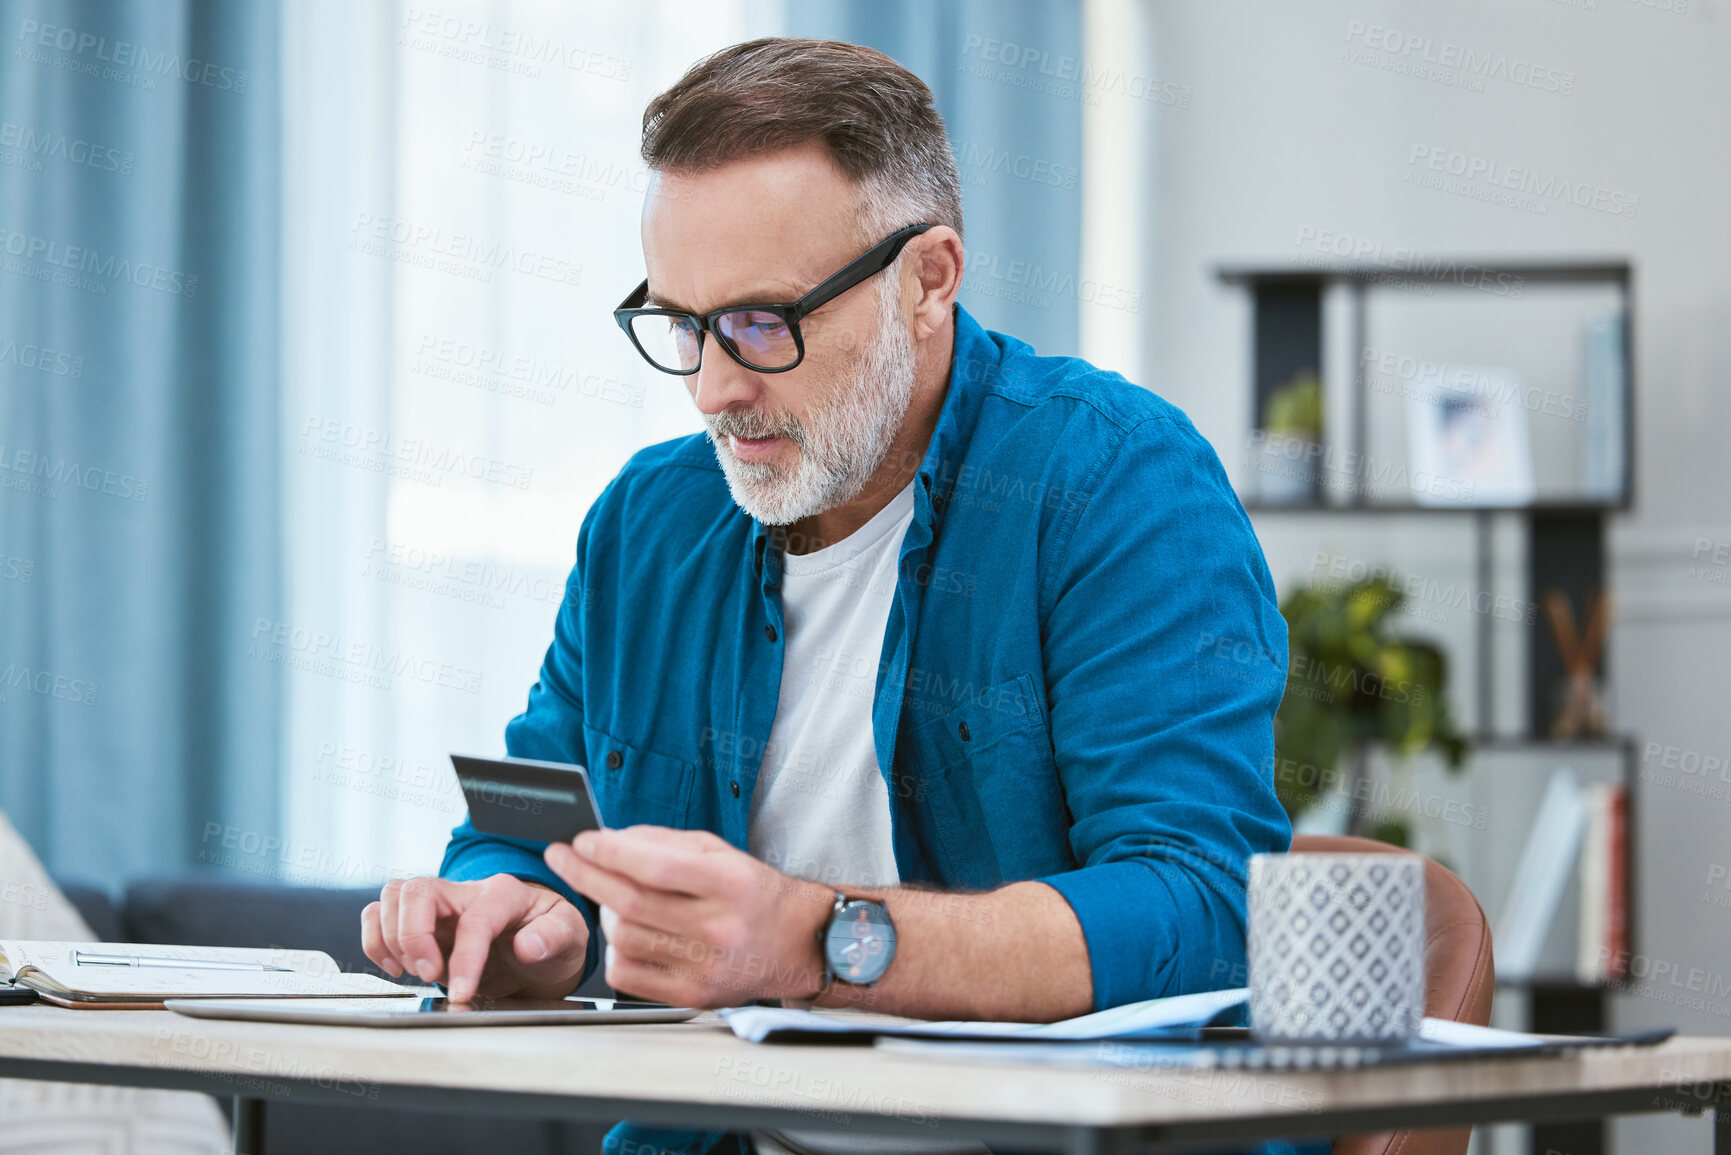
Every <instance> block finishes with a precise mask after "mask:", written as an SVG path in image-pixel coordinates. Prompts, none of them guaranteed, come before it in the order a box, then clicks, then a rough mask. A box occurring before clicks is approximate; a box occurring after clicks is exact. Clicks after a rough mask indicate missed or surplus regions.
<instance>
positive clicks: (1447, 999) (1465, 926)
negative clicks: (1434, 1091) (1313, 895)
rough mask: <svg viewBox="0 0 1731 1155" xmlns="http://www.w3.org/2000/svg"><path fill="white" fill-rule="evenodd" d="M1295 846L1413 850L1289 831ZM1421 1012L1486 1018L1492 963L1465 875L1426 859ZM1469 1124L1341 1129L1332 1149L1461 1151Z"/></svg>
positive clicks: (1386, 1153)
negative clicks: (1438, 1127) (1363, 1130)
mask: <svg viewBox="0 0 1731 1155" xmlns="http://www.w3.org/2000/svg"><path fill="white" fill-rule="evenodd" d="M1292 853H1294V854H1382V853H1387V854H1411V853H1413V851H1410V850H1402V849H1401V848H1400V847H1398V846H1390V845H1389V844H1388V843H1386V842H1376V841H1374V840H1372V839H1369V838H1349V837H1345V836H1339V837H1336V836H1331V835H1320V834H1299V835H1295V836H1294V837H1293V839H1292ZM1424 930H1425V953H1424V1013H1425V1015H1426V1016H1427V1017H1429V1018H1433V1019H1453V1020H1454V1021H1455V1022H1458V1023H1476V1024H1478V1025H1479V1026H1481V1027H1483V1026H1489V1025H1490V1021H1491V995H1492V993H1493V988H1494V987H1495V985H1496V975H1495V972H1494V971H1493V970H1492V968H1491V926H1490V923H1489V922H1488V921H1487V920H1486V919H1485V912H1484V909H1483V908H1482V907H1480V906H1479V900H1478V899H1476V898H1474V897H1473V892H1472V891H1470V890H1468V889H1467V887H1466V883H1464V882H1462V881H1461V880H1460V879H1458V878H1456V877H1455V876H1454V875H1453V874H1451V873H1449V872H1448V871H1447V870H1445V869H1444V868H1443V867H1441V866H1439V865H1437V864H1436V863H1434V862H1432V861H1431V860H1430V859H1428V858H1427V859H1425V864H1424ZM1471 1135H1472V1130H1471V1128H1467V1127H1454V1128H1449V1129H1446V1130H1424V1131H1417V1130H1414V1131H1383V1132H1379V1133H1377V1134H1374V1135H1342V1136H1340V1137H1339V1138H1337V1139H1336V1140H1335V1141H1334V1152H1335V1155H1463V1153H1464V1152H1465V1151H1466V1149H1467V1140H1468V1139H1469V1138H1470V1137H1471Z"/></svg>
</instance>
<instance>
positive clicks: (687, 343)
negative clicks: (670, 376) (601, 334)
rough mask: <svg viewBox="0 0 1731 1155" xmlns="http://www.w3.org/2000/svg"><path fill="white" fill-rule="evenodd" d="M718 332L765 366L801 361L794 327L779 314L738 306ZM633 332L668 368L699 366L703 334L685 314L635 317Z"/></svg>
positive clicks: (741, 353)
mask: <svg viewBox="0 0 1731 1155" xmlns="http://www.w3.org/2000/svg"><path fill="white" fill-rule="evenodd" d="M714 327H715V331H716V332H717V334H718V335H719V336H720V337H721V339H722V340H723V341H725V342H726V343H727V344H728V346H729V347H730V348H731V349H732V350H733V351H734V352H735V353H737V354H739V356H740V357H741V358H743V359H744V360H746V361H748V362H750V363H751V364H752V365H755V366H757V367H758V368H761V369H781V368H784V367H786V366H788V365H792V364H793V363H794V362H795V361H798V360H799V346H798V344H797V343H796V342H795V341H794V339H793V326H791V325H789V324H788V323H787V322H786V321H785V320H783V319H782V318H781V317H780V316H778V315H776V314H775V313H771V312H767V311H765V310H762V309H738V310H735V311H734V312H731V313H723V314H722V315H721V316H719V317H717V318H716V319H715V326H714ZM631 335H632V336H633V337H635V338H637V343H638V344H639V345H641V346H642V347H643V351H644V352H645V353H646V354H648V355H649V359H650V360H651V361H653V362H655V364H657V365H659V366H661V367H662V368H664V369H672V370H675V371H679V372H689V371H690V370H692V369H695V368H697V365H698V356H699V343H698V337H699V333H698V330H697V326H696V325H694V324H692V323H691V321H690V320H689V319H688V318H685V317H667V316H661V315H658V314H649V315H647V316H640V317H635V318H633V319H632V321H631Z"/></svg>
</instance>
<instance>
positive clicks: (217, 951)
mask: <svg viewBox="0 0 1731 1155" xmlns="http://www.w3.org/2000/svg"><path fill="white" fill-rule="evenodd" d="M80 955H83V956H84V957H85V958H86V959H89V958H92V957H104V956H105V957H109V958H121V957H125V958H130V959H134V960H138V965H93V964H92V963H90V962H88V961H86V962H83V963H80V962H79V961H78V956H80ZM163 960H179V961H184V962H185V963H186V964H187V965H186V966H185V967H176V966H173V965H172V963H169V964H168V965H163ZM199 963H205V964H210V963H223V964H228V965H229V966H231V967H232V966H239V965H242V964H246V965H253V966H264V967H270V968H273V969H270V970H262V969H261V970H249V969H221V970H213V969H206V968H201V967H199V965H198V964H199ZM0 982H12V983H16V984H17V985H19V986H26V987H30V988H32V989H33V990H35V991H36V993H37V994H38V995H40V996H41V997H42V998H44V999H46V1000H47V1001H49V1002H52V1003H59V1004H60V1005H62V1006H78V1007H101V1006H109V1007H150V1006H158V1007H159V1006H161V1005H162V1000H163V999H165V998H182V999H189V998H242V997H255V998H283V997H295V996H299V997H307V996H313V995H325V996H332V997H358V996H364V995H372V996H383V995H413V994H417V993H419V992H418V991H417V989H416V988H414V987H406V986H398V985H397V984H396V983H393V982H387V981H386V980H384V979H382V978H379V977H378V976H377V975H366V974H344V973H343V972H342V971H340V970H339V969H338V968H337V964H336V960H335V959H333V958H331V956H330V955H328V954H326V953H324V952H323V951H317V950H274V949H273V950H260V949H249V948H245V947H206V946H167V945H161V944H157V943H131V942H101V943H97V942H48V941H43V940H25V939H8V940H5V941H0Z"/></svg>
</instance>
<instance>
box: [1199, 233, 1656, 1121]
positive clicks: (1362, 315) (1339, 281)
mask: <svg viewBox="0 0 1731 1155" xmlns="http://www.w3.org/2000/svg"><path fill="white" fill-rule="evenodd" d="M1463 269H1478V270H1482V271H1489V272H1492V273H1494V274H1496V275H1501V276H1507V277H1510V278H1519V279H1520V282H1521V283H1523V284H1533V285H1583V286H1588V285H1603V286H1610V287H1611V288H1613V289H1614V290H1615V291H1616V293H1617V294H1618V300H1619V303H1620V314H1621V320H1622V333H1621V337H1622V366H1621V369H1622V395H1621V403H1622V430H1621V434H1622V437H1621V442H1622V444H1621V452H1622V477H1621V479H1620V480H1621V485H1620V488H1619V490H1618V492H1616V493H1615V494H1613V495H1610V496H1607V497H1604V498H1602V499H1599V498H1595V499H1589V500H1566V499H1565V500H1557V499H1548V500H1536V501H1532V502H1528V503H1523V504H1519V505H1507V504H1502V505H1492V504H1487V505H1472V504H1471V503H1458V504H1451V505H1446V506H1437V505H1423V504H1419V503H1417V502H1413V501H1410V500H1406V501H1376V500H1371V499H1370V498H1369V497H1368V496H1367V495H1366V493H1365V492H1364V491H1363V490H1362V489H1360V488H1359V487H1356V486H1354V487H1349V489H1348V492H1347V493H1346V494H1344V495H1340V494H1331V493H1328V492H1327V491H1326V490H1325V489H1324V487H1323V486H1321V485H1320V484H1319V479H1318V478H1314V477H1313V478H1312V479H1311V481H1310V484H1309V500H1307V501H1306V500H1297V501H1278V502H1275V501H1264V500H1258V499H1257V498H1256V497H1255V496H1251V497H1249V498H1248V499H1247V500H1245V501H1244V506H1245V508H1246V509H1247V510H1248V511H1250V512H1251V513H1253V514H1257V515H1262V516H1282V517H1286V516H1292V517H1300V518H1305V517H1318V516H1324V517H1338V516H1341V515H1348V516H1351V515H1359V516H1364V515H1374V516H1378V517H1383V516H1406V517H1415V516H1416V517H1425V518H1444V519H1450V518H1452V519H1456V520H1457V521H1458V520H1466V521H1468V522H1470V523H1471V524H1472V526H1473V531H1474V532H1473V542H1474V559H1473V568H1474V571H1475V575H1476V580H1477V582H1478V588H1480V589H1482V590H1488V589H1490V588H1491V586H1492V576H1493V575H1492V552H1493V551H1492V532H1493V528H1494V525H1495V519H1496V518H1497V517H1499V516H1504V517H1506V516H1515V517H1519V518H1520V519H1522V521H1523V523H1524V530H1525V535H1526V539H1527V546H1528V548H1527V582H1526V585H1527V593H1528V596H1529V598H1530V599H1532V601H1531V603H1530V604H1537V602H1538V599H1539V597H1540V596H1541V594H1542V592H1543V591H1544V590H1547V589H1561V590H1562V591H1563V592H1564V593H1565V594H1566V595H1567V596H1568V598H1569V600H1570V603H1571V604H1572V605H1573V606H1575V607H1576V608H1577V612H1578V613H1584V608H1585V607H1586V606H1587V605H1588V604H1589V599H1590V598H1591V597H1592V596H1593V595H1594V594H1596V593H1597V592H1599V591H1602V590H1605V589H1606V588H1607V583H1606V572H1607V571H1606V565H1605V529H1606V522H1607V520H1608V519H1609V517H1610V515H1612V514H1613V513H1616V512H1618V511H1621V510H1627V509H1628V508H1630V506H1631V504H1632V503H1633V500H1634V488H1633V487H1634V474H1635V436H1634V412H1635V407H1634V389H1635V372H1634V364H1635V361H1634V315H1635V300H1634V271H1633V267H1632V265H1631V264H1630V263H1629V262H1628V261H1626V260H1620V259H1604V260H1558V261H1524V262H1518V263H1510V262H1498V261H1471V260H1456V261H1450V260H1436V261H1432V262H1428V267H1427V264H1425V263H1416V264H1415V266H1414V267H1407V268H1400V269H1398V270H1392V269H1391V268H1389V267H1388V266H1385V265H1375V264H1352V263H1339V264H1330V265H1327V266H1325V267H1298V268H1293V267H1263V266H1250V265H1240V266H1224V267H1221V268H1219V269H1218V270H1217V275H1218V276H1219V278H1220V280H1222V281H1223V282H1225V283H1227V284H1230V285H1234V286H1237V287H1240V288H1243V289H1244V290H1246V291H1247V292H1248V293H1249V294H1250V296H1251V299H1252V307H1253V313H1254V318H1253V322H1252V333H1253V336H1252V348H1251V356H1250V365H1251V366H1252V372H1253V380H1252V382H1251V386H1252V409H1251V412H1252V415H1253V416H1252V421H1253V422H1255V421H1259V420H1260V415H1261V414H1262V413H1263V412H1264V406H1265V404H1266V402H1267V401H1268V399H1269V397H1270V396H1271V395H1272V394H1273V392H1274V390H1275V389H1277V388H1279V387H1280V386H1281V385H1282V384H1284V383H1285V382H1287V381H1289V380H1291V379H1292V378H1293V377H1294V376H1295V375H1297V374H1299V373H1302V372H1305V371H1309V372H1312V373H1315V374H1317V376H1318V378H1319V379H1320V377H1321V375H1322V370H1323V367H1324V347H1323V346H1324V341H1325V339H1326V337H1325V333H1324V319H1323V313H1324V304H1323V303H1324V297H1325V294H1326V293H1327V292H1328V291H1329V290H1330V289H1331V288H1332V287H1336V286H1342V287H1344V288H1345V289H1346V290H1347V292H1348V293H1349V300H1350V306H1349V308H1350V317H1351V321H1350V334H1351V336H1350V338H1349V340H1350V342H1351V343H1352V345H1353V349H1352V358H1351V361H1350V364H1351V365H1352V367H1353V368H1352V382H1351V394H1350V396H1351V405H1352V407H1353V411H1352V413H1351V415H1350V417H1351V419H1350V430H1351V442H1352V443H1351V445H1350V446H1348V449H1349V451H1350V452H1352V453H1353V454H1355V459H1356V460H1359V461H1363V460H1364V459H1365V457H1364V455H1365V448H1366V439H1367V408H1368V406H1367V397H1366V393H1367V385H1366V374H1365V372H1364V366H1365V360H1364V356H1363V354H1364V351H1365V348H1366V297H1367V295H1368V294H1369V293H1370V292H1371V291H1372V290H1374V289H1375V288H1376V287H1377V286H1378V285H1379V284H1383V283H1385V282H1388V281H1389V280H1391V278H1395V277H1397V278H1398V279H1399V280H1400V281H1401V282H1406V283H1411V282H1421V283H1428V284H1430V285H1434V286H1436V287H1437V288H1438V289H1442V290H1447V289H1449V288H1459V289H1461V290H1462V291H1471V290H1472V289H1473V288H1474V287H1475V286H1474V285H1470V284H1465V283H1463V281H1462V278H1461V275H1460V270H1463ZM1391 560H1392V559H1391ZM1493 626H1494V621H1493V619H1492V616H1491V615H1490V614H1480V615H1478V620H1477V624H1476V630H1475V634H1476V637H1475V646H1476V649H1477V686H1478V701H1477V705H1478V709H1477V718H1478V729H1479V731H1480V732H1479V733H1478V734H1477V735H1475V736H1473V738H1472V742H1473V744H1474V746H1475V747H1477V748H1482V749H1496V748H1534V747H1546V746H1551V747H1559V748H1564V749H1566V748H1567V747H1569V746H1570V745H1576V746H1579V747H1582V748H1588V747H1590V748H1592V749H1595V750H1603V749H1606V748H1614V749H1617V750H1618V751H1620V753H1621V755H1622V767H1623V775H1622V777H1623V785H1624V790H1625V794H1626V799H1627V804H1628V810H1627V822H1626V826H1625V834H1626V838H1627V841H1626V843H1625V847H1626V853H1625V856H1624V862H1625V869H1626V874H1625V877H1624V884H1625V891H1624V893H1625V896H1626V910H1627V916H1628V922H1627V935H1628V943H1629V950H1630V951H1631V952H1633V951H1634V950H1635V949H1636V948H1635V943H1636V942H1637V941H1638V940H1637V937H1636V936H1637V934H1638V928H1637V918H1636V908H1637V903H1636V901H1635V896H1636V893H1637V892H1636V890H1635V881H1636V859H1637V855H1636V840H1635V829H1636V811H1635V803H1636V798H1637V793H1636V790H1635V787H1636V784H1637V776H1638V769H1637V765H1636V759H1635V750H1636V740H1635V738H1634V737H1632V736H1628V735H1616V736H1612V737H1608V738H1605V739H1595V740H1588V741H1583V742H1580V743H1567V742H1561V743H1559V742H1555V741H1553V740H1551V739H1550V738H1549V737H1548V736H1546V735H1547V734H1548V730H1549V721H1548V720H1549V716H1550V711H1551V708H1552V704H1553V702H1552V689H1553V688H1554V687H1555V686H1556V684H1557V682H1558V680H1559V679H1560V678H1561V677H1562V675H1563V670H1562V664H1561V660H1560V659H1559V657H1558V656H1557V654H1556V652H1555V646H1554V645H1553V644H1552V639H1551V637H1550V633H1549V631H1548V630H1544V629H1539V628H1535V629H1533V630H1532V631H1531V632H1530V634H1529V638H1528V687H1527V688H1528V695H1527V700H1528V703H1529V708H1528V711H1527V718H1526V727H1525V728H1526V733H1525V734H1524V735H1521V736H1514V737H1511V736H1505V735H1496V734H1494V733H1492V732H1491V725H1492V722H1491V719H1492V707H1493V704H1494V699H1495V690H1494V687H1495V685H1496V682H1497V679H1496V677H1495V672H1496V671H1495V663H1494V660H1493V636H1494V635H1493ZM1605 663H1606V654H1605V652H1603V651H1602V652H1601V653H1600V655H1599V669H1598V673H1599V674H1600V675H1601V677H1602V675H1603V671H1604V669H1605ZM1499 986H1503V987H1505V988H1518V989H1519V990H1520V991H1521V992H1522V993H1523V994H1524V995H1525V996H1526V997H1527V1000H1528V1006H1529V1008H1530V1015H1529V1023H1528V1029H1530V1030H1538V1031H1565V1032H1591V1031H1598V1030H1604V1029H1607V1028H1608V1027H1609V1025H1610V1024H1609V1016H1608V1014H1607V1011H1608V995H1609V993H1610V992H1611V991H1612V990H1613V989H1614V988H1610V987H1601V986H1592V985H1587V984H1583V983H1580V982H1578V981H1576V980H1575V979H1574V977H1573V976H1557V977H1547V978H1537V979H1533V980H1530V981H1526V982H1521V983H1500V982H1499ZM1532 1150H1533V1151H1534V1152H1535V1153H1537V1152H1543V1151H1546V1150H1563V1151H1569V1152H1571V1153H1573V1155H1595V1153H1600V1152H1603V1151H1604V1150H1606V1135H1605V1128H1604V1125H1603V1123H1601V1122H1599V1121H1590V1122H1586V1123H1568V1124H1540V1125H1535V1126H1534V1127H1533V1132H1532Z"/></svg>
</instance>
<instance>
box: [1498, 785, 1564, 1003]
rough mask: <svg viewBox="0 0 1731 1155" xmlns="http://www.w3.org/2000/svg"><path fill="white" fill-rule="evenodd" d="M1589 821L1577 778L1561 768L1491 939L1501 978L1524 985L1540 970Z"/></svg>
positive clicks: (1547, 790) (1537, 818)
mask: <svg viewBox="0 0 1731 1155" xmlns="http://www.w3.org/2000/svg"><path fill="white" fill-rule="evenodd" d="M1586 816H1587V815H1586V803H1585V795H1584V791H1583V790H1582V788H1581V784H1580V781H1579V780H1578V779H1577V778H1576V776H1575V772H1574V771H1573V770H1572V769H1570V768H1569V767H1567V766H1559V767H1557V769H1556V770H1555V771H1553V772H1552V774H1551V778H1550V781H1549V782H1548V783H1546V786H1545V793H1544V797H1543V798H1542V799H1541V800H1540V801H1539V808H1538V811H1537V813H1536V814H1535V815H1534V816H1533V825H1532V829H1531V830H1530V831H1529V832H1528V834H1527V843H1526V845H1525V846H1524V847H1523V848H1522V850H1521V857H1520V859H1519V860H1518V861H1517V863H1516V864H1515V872H1514V875H1513V877H1512V878H1511V879H1510V881H1509V892H1508V897H1507V898H1506V899H1505V900H1504V902H1503V906H1502V910H1501V912H1500V913H1499V915H1498V917H1497V924H1496V928H1495V930H1493V931H1492V933H1491V943H1492V948H1491V949H1492V951H1493V952H1494V954H1495V956H1496V969H1497V977H1498V978H1500V979H1508V980H1511V981H1515V982H1523V981H1526V980H1529V979H1531V978H1532V977H1533V975H1534V972H1535V971H1536V970H1537V969H1538V965H1539V956H1540V955H1541V954H1542V953H1543V951H1544V946H1545V939H1546V937H1547V936H1548V935H1549V933H1550V930H1551V924H1552V923H1553V922H1555V921H1556V917H1557V910H1558V908H1559V907H1560V906H1561V905H1562V901H1563V894H1564V892H1565V891H1566V890H1567V888H1568V883H1569V876H1570V874H1572V873H1573V872H1574V869H1575V865H1576V861H1577V856H1578V853H1579V850H1580V845H1581V834H1582V827H1583V826H1584V825H1585V822H1586Z"/></svg>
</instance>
